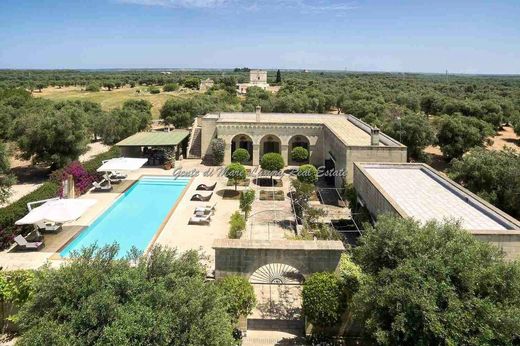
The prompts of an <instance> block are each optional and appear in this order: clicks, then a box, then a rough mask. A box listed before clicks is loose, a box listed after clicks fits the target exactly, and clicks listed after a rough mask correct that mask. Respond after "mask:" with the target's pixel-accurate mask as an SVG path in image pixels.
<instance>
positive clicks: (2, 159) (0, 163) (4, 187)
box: [0, 142, 16, 204]
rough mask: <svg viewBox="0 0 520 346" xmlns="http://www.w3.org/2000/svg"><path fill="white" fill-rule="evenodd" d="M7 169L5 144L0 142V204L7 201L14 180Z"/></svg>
mask: <svg viewBox="0 0 520 346" xmlns="http://www.w3.org/2000/svg"><path fill="white" fill-rule="evenodd" d="M9 169H10V166H9V157H8V154H7V149H6V146H5V144H4V143H2V142H0V204H3V203H5V202H6V201H7V198H8V197H9V196H10V195H11V185H13V184H14V182H15V180H16V179H15V177H14V176H13V175H12V174H11V173H10V172H9Z"/></svg>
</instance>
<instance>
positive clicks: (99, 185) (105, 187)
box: [92, 179, 112, 192]
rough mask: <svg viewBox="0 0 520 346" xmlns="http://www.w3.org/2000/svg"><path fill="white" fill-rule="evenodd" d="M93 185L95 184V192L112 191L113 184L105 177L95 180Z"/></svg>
mask: <svg viewBox="0 0 520 346" xmlns="http://www.w3.org/2000/svg"><path fill="white" fill-rule="evenodd" d="M103 182H106V183H107V184H103ZM92 185H93V186H94V192H108V191H112V185H111V184H110V181H106V180H105V179H103V180H101V181H100V182H99V183H98V182H96V181H95V182H93V183H92Z"/></svg>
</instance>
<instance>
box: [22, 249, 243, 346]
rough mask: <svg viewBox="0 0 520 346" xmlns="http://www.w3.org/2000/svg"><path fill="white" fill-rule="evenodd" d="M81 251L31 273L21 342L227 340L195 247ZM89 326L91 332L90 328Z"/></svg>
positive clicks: (228, 331)
mask: <svg viewBox="0 0 520 346" xmlns="http://www.w3.org/2000/svg"><path fill="white" fill-rule="evenodd" d="M117 252H118V248H117V246H116V245H113V246H110V247H105V248H102V249H100V250H96V248H94V247H90V248H85V249H84V250H82V251H81V252H80V253H78V254H77V256H76V257H74V258H72V259H71V260H70V261H67V263H64V264H63V265H61V266H60V267H59V268H57V269H53V268H48V267H44V268H43V269H40V270H38V271H37V272H36V280H35V289H34V293H33V294H32V296H31V297H30V298H29V299H28V301H27V302H26V303H25V304H24V305H23V306H22V308H21V310H20V313H19V315H18V320H17V322H18V323H19V326H20V330H21V336H20V338H19V340H18V343H19V344H20V345H35V344H39V345H172V346H180V345H232V344H233V338H232V331H233V328H232V324H231V321H232V318H231V316H230V315H229V314H228V313H227V311H226V309H227V308H228V307H227V305H226V304H225V302H224V299H222V295H221V292H220V290H219V288H218V287H217V285H215V284H211V283H208V282H205V280H204V277H205V270H204V267H203V266H202V264H201V262H200V261H201V260H202V259H201V258H200V256H199V255H198V254H197V253H196V252H195V251H188V252H185V253H183V254H179V253H177V252H176V251H175V250H169V249H162V248H159V247H155V248H153V249H152V250H151V251H150V253H149V254H148V255H146V256H142V257H138V256H137V255H136V254H132V255H131V256H129V258H128V259H126V260H120V259H117V258H116V256H117ZM87 331H88V332H87Z"/></svg>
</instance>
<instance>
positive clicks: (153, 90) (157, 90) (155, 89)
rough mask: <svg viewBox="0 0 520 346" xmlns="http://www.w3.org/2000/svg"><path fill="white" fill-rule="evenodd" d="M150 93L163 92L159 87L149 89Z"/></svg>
mask: <svg viewBox="0 0 520 346" xmlns="http://www.w3.org/2000/svg"><path fill="white" fill-rule="evenodd" d="M148 92H149V93H150V94H159V93H160V92H161V89H159V88H157V87H149V88H148Z"/></svg>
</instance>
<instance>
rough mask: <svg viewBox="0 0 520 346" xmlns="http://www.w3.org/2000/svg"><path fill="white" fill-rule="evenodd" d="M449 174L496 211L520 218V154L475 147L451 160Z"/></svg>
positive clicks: (509, 150)
mask: <svg viewBox="0 0 520 346" xmlns="http://www.w3.org/2000/svg"><path fill="white" fill-rule="evenodd" d="M449 175H450V177H451V178H452V179H453V180H455V181H457V182H459V183H460V184H462V185H464V186H465V187H466V188H468V189H469V190H471V191H473V192H474V193H476V194H478V195H479V196H481V197H482V198H484V199H486V200H487V201H489V202H490V203H492V204H494V205H496V206H497V207H498V208H500V209H502V210H504V211H505V212H507V213H509V214H511V215H513V216H514V217H516V218H519V217H520V154H518V153H516V152H514V151H513V150H511V149H504V150H501V151H490V150H485V149H482V148H475V149H473V150H470V151H469V152H468V153H467V154H466V155H464V156H463V157H462V158H461V159H458V160H454V162H453V163H452V166H451V168H450V170H449Z"/></svg>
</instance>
